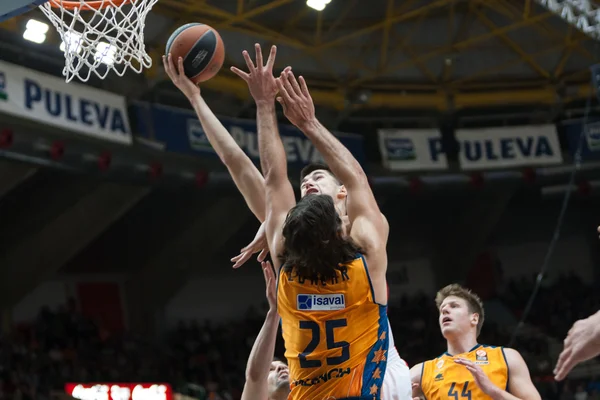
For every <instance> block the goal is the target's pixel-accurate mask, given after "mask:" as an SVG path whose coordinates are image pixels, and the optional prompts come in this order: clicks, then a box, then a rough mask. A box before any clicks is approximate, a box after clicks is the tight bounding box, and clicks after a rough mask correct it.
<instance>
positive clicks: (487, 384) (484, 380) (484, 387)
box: [454, 358, 499, 398]
mask: <svg viewBox="0 0 600 400" xmlns="http://www.w3.org/2000/svg"><path fill="white" fill-rule="evenodd" d="M454 362H455V363H457V364H460V365H464V366H465V367H466V368H467V370H468V371H469V372H470V373H471V375H472V376H473V380H474V381H475V383H476V384H477V386H479V388H480V389H481V391H482V392H483V393H485V394H487V395H488V396H490V397H492V398H494V392H495V391H497V390H498V389H499V388H498V387H497V386H496V385H494V383H493V382H492V381H491V380H490V378H488V376H487V375H486V374H485V372H483V370H482V369H481V367H480V366H479V365H477V364H475V363H474V362H473V361H471V360H467V359H466V358H455V359H454Z"/></svg>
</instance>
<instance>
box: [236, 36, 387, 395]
mask: <svg viewBox="0 0 600 400" xmlns="http://www.w3.org/2000/svg"><path fill="white" fill-rule="evenodd" d="M244 57H245V58H246V62H247V64H248V68H249V72H248V73H245V72H241V71H240V73H238V75H240V76H241V77H242V78H243V79H244V80H245V81H246V82H247V83H248V86H249V88H250V92H251V93H252V95H253V97H254V99H255V100H256V103H257V110H258V111H257V114H258V118H257V120H258V121H259V124H258V127H259V133H258V137H259V140H258V143H259V153H260V157H261V166H262V170H263V174H264V177H265V184H266V201H267V208H266V211H267V219H266V223H265V226H266V233H267V240H268V243H269V249H270V250H271V253H272V254H274V255H275V258H274V263H275V264H276V265H275V267H276V271H279V269H280V267H281V268H282V272H281V273H280V274H279V277H278V283H279V288H278V312H279V315H280V316H281V319H282V332H283V336H284V339H285V345H286V358H287V360H288V363H289V366H290V382H291V393H290V398H293V399H311V400H312V399H328V398H336V399H344V398H369V399H380V398H381V395H382V387H383V381H384V378H385V375H386V367H387V359H386V353H387V351H388V340H389V339H388V321H387V316H386V313H385V311H386V304H387V287H386V281H385V272H386V269H387V255H386V243H387V234H388V225H387V221H386V220H385V218H384V217H383V215H382V214H381V212H380V211H379V207H378V206H377V202H376V201H375V198H374V196H373V193H372V192H371V189H370V187H369V184H368V181H367V178H366V176H365V174H364V172H363V170H362V168H361V167H360V165H359V164H358V162H357V161H356V160H355V159H354V157H352V155H351V154H350V152H349V151H348V150H347V149H346V148H345V147H344V146H343V145H342V144H341V143H339V141H338V140H337V139H335V137H334V136H333V135H331V133H330V132H328V131H327V130H326V129H325V128H324V127H322V125H320V124H319V123H318V121H317V120H316V118H315V116H314V105H313V104H312V99H311V98H310V95H309V93H308V90H307V88H306V85H305V83H304V81H303V80H302V79H301V82H300V86H299V85H298V82H297V81H296V80H295V78H294V77H293V75H292V74H291V72H289V70H288V71H284V72H283V73H282V76H281V77H280V79H279V80H274V79H272V77H271V72H270V71H267V72H265V70H264V67H263V65H262V56H261V55H260V47H259V46H257V66H256V67H255V66H254V63H253V62H252V61H251V60H250V58H249V56H248V54H247V53H244ZM273 83H276V84H277V86H278V89H279V92H280V93H281V98H278V101H279V102H280V103H281V104H282V105H283V108H284V113H285V115H286V117H287V118H288V119H289V120H290V121H291V122H292V123H293V124H294V125H296V126H297V127H298V128H300V130H302V131H303V132H304V133H305V134H306V136H307V137H308V138H309V139H310V140H311V141H312V142H313V144H314V145H315V147H316V148H317V150H318V151H319V152H320V153H321V154H322V155H323V157H324V159H325V160H326V161H327V162H328V165H329V166H330V168H331V170H332V171H333V172H334V174H335V176H336V177H339V178H340V180H341V181H343V182H344V185H343V187H342V190H341V191H338V192H337V193H333V192H332V191H333V188H334V187H339V185H335V186H334V185H327V184H325V183H326V182H327V181H329V180H334V178H333V176H330V175H329V174H327V173H322V174H321V176H320V178H319V177H315V182H306V180H305V183H306V184H303V187H302V192H303V195H304V196H303V197H302V199H301V200H300V201H299V202H298V204H296V201H295V197H294V192H293V189H292V186H291V183H290V182H289V179H288V176H287V160H286V156H285V150H284V148H283V144H282V142H281V138H280V137H279V135H278V132H277V121H276V120H275V118H274V117H273V116H274V114H275V112H274V104H273V100H274V97H275V94H276V93H277V87H273ZM295 86H297V90H296V89H295ZM261 122H263V123H261ZM269 122H270V123H269ZM312 173H313V174H316V173H317V171H314V172H312ZM305 178H306V177H305ZM329 189H331V191H330V190H329ZM326 191H327V192H326ZM319 194H321V195H319ZM324 194H327V195H326V196H324ZM347 194H348V196H347V197H346V195H347ZM336 201H337V202H338V203H339V202H342V201H343V202H345V203H346V208H347V215H348V219H349V227H350V232H349V234H346V233H345V232H344V225H343V223H342V220H341V218H340V217H339V214H338V210H337V209H336ZM353 253H354V254H353ZM322 332H323V334H322ZM391 394H392V393H390V395H391Z"/></svg>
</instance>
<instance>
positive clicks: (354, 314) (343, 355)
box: [277, 254, 388, 400]
mask: <svg viewBox="0 0 600 400" xmlns="http://www.w3.org/2000/svg"><path fill="white" fill-rule="evenodd" d="M345 267H346V270H345V271H338V272H337V276H336V277H335V278H332V279H327V280H310V279H301V278H299V277H298V276H297V275H295V274H294V273H286V272H283V271H282V272H281V273H280V275H279V280H278V288H277V306H278V312H279V315H280V316H281V327H282V333H283V338H284V341H285V350H286V351H285V356H286V358H287V360H288V364H289V368H290V388H291V393H290V397H289V399H294V400H305V399H306V400H308V399H310V400H330V399H336V400H341V399H357V400H358V399H361V400H363V399H365V400H366V399H368V400H379V399H381V387H382V384H383V379H384V376H385V370H386V365H387V350H388V321H387V315H386V306H382V305H379V304H377V303H375V301H374V296H373V288H372V286H371V281H370V278H369V273H368V270H367V265H366V261H365V259H364V257H363V256H362V255H360V254H358V255H357V256H356V258H355V259H354V260H352V261H351V262H349V263H347V264H345Z"/></svg>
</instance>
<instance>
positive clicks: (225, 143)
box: [163, 54, 265, 222]
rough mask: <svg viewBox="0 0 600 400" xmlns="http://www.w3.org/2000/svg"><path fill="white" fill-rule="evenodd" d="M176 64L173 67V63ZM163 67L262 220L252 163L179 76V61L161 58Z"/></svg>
mask: <svg viewBox="0 0 600 400" xmlns="http://www.w3.org/2000/svg"><path fill="white" fill-rule="evenodd" d="M174 61H175V62H177V67H176V66H175V64H174ZM163 64H164V67H165V71H166V73H167V75H168V76H169V78H171V80H172V81H173V83H174V84H175V86H177V88H179V90H181V92H182V93H183V94H184V95H185V96H186V97H187V98H188V100H189V101H190V103H191V105H192V107H194V111H196V115H198V119H199V120H200V123H201V124H202V128H203V129H204V133H205V134H206V137H207V138H208V141H209V142H210V144H211V146H212V147H213V149H214V150H215V151H216V153H217V154H218V155H219V158H220V159H221V161H222V162H223V164H225V166H226V167H227V169H228V170H229V173H230V174H231V177H232V178H233V181H234V182H235V184H236V186H237V188H238V190H239V191H240V192H241V193H242V196H244V199H245V200H246V204H248V207H249V208H250V210H251V211H252V213H253V214H254V215H255V216H256V218H258V220H259V221H260V222H263V221H264V220H265V180H264V179H263V177H262V175H261V173H260V171H259V170H258V168H256V166H255V165H254V164H253V163H252V160H250V158H249V157H248V156H247V155H246V153H244V151H243V150H242V149H241V148H240V146H238V144H237V143H236V141H235V140H234V139H233V137H231V135H230V134H229V132H228V131H227V129H225V127H224V126H223V124H222V123H221V121H219V119H218V118H217V117H216V116H215V114H214V113H213V112H212V110H211V109H210V107H208V105H207V104H206V102H205V101H204V99H203V98H202V95H201V93H200V88H199V87H198V85H196V84H194V83H193V82H192V81H191V80H190V79H189V78H188V77H186V76H185V74H184V73H183V59H182V58H181V57H180V58H179V60H172V58H171V54H169V55H168V58H166V57H164V56H163Z"/></svg>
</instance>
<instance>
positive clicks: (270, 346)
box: [246, 310, 279, 385]
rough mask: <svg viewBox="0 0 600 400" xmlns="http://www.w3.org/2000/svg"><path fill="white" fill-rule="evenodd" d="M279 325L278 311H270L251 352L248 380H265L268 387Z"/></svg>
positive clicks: (247, 373)
mask: <svg viewBox="0 0 600 400" xmlns="http://www.w3.org/2000/svg"><path fill="white" fill-rule="evenodd" d="M278 324H279V315H278V314H277V312H276V311H274V310H269V312H268V313H267V317H266V318H265V322H264V324H263V326H262V328H261V330H260V332H259V334H258V336H257V337H256V340H255V341H254V345H253V346H252V351H251V352H250V358H249V359H248V365H247V366H246V380H248V381H252V382H259V381H262V380H264V381H265V385H266V381H267V377H268V376H269V368H270V366H271V361H273V353H274V352H275V341H276V339H277V325H278Z"/></svg>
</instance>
